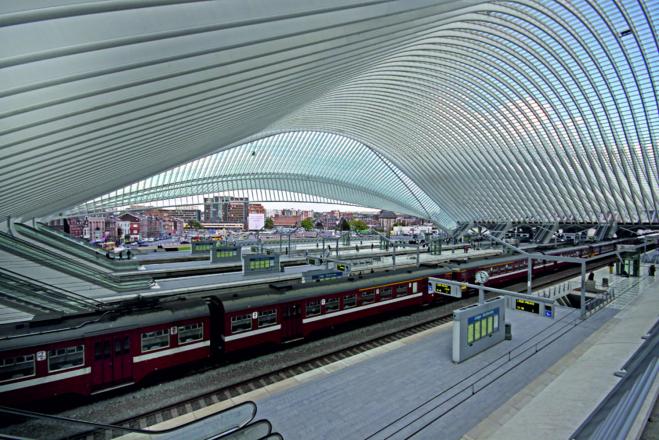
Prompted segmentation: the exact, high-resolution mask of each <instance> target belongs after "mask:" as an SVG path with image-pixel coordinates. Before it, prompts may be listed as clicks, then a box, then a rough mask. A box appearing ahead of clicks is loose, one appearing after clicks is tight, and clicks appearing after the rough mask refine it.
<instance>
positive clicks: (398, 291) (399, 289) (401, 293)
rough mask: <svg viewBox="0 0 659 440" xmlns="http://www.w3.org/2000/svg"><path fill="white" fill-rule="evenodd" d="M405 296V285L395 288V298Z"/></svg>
mask: <svg viewBox="0 0 659 440" xmlns="http://www.w3.org/2000/svg"><path fill="white" fill-rule="evenodd" d="M405 295H407V285H404V286H396V296H405Z"/></svg>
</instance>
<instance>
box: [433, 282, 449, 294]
mask: <svg viewBox="0 0 659 440" xmlns="http://www.w3.org/2000/svg"><path fill="white" fill-rule="evenodd" d="M435 292H437V293H443V294H444V295H450V294H451V286H449V285H448V284H441V283H437V284H435Z"/></svg>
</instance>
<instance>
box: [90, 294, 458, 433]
mask: <svg viewBox="0 0 659 440" xmlns="http://www.w3.org/2000/svg"><path fill="white" fill-rule="evenodd" d="M453 304H455V303H453ZM451 320H452V313H448V314H445V315H443V316H440V317H438V318H436V319H432V320H429V321H426V322H423V323H420V324H417V325H414V326H412V327H408V328H406V329H402V330H398V331H395V332H393V333H391V334H388V335H384V336H380V337H377V338H375V339H372V340H369V341H366V342H363V343H358V344H355V345H353V346H351V347H348V348H343V349H341V350H337V351H333V352H331V353H327V354H323V355H319V356H317V357H314V358H313V359H310V360H307V361H304V362H301V363H298V364H295V365H292V366H288V367H285V368H281V369H276V370H274V371H272V372H269V373H267V374H262V375H259V376H256V377H254V378H253V379H250V380H247V381H243V382H240V383H237V384H234V385H231V386H227V387H223V388H219V389H217V390H214V391H212V392H209V393H205V394H202V395H200V396H197V397H194V398H192V399H186V400H185V401H181V402H179V403H178V404H176V405H173V406H168V407H165V408H161V409H158V410H156V411H152V412H149V413H145V414H142V415H140V416H138V417H135V418H131V419H128V420H124V421H121V422H119V423H116V425H119V426H123V427H128V428H140V429H144V428H146V427H148V426H153V425H155V424H157V423H160V422H163V421H165V420H169V419H172V418H174V417H178V416H181V415H184V414H187V413H190V412H193V411H197V410H199V409H202V408H204V407H206V406H209V405H212V404H215V403H218V402H221V401H225V400H228V399H231V398H233V397H237V396H240V395H243V394H246V393H248V392H250V391H254V390H257V389H259V388H263V387H265V386H267V385H271V384H274V383H276V382H280V381H282V380H285V379H288V378H291V377H293V376H296V375H298V374H302V373H305V372H307V371H311V370H314V369H317V368H321V367H323V366H326V365H329V364H332V363H334V362H338V361H341V360H343V359H347V358H349V357H351V356H355V355H357V354H359V353H363V352H366V351H369V350H373V349H374V348H377V347H381V346H383V345H386V344H389V343H391V342H394V341H397V340H400V339H403V338H406V337H408V336H412V335H414V334H417V333H420V332H422V331H425V330H429V329H431V328H434V327H437V326H439V325H442V324H445V323H447V322H450V321H451ZM99 434H101V433H95V434H93V435H89V434H88V435H86V436H84V437H79V438H84V439H87V440H91V439H94V440H96V439H101V438H102V439H105V438H106V437H105V436H104V434H103V435H99Z"/></svg>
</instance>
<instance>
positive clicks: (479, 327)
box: [467, 307, 499, 345]
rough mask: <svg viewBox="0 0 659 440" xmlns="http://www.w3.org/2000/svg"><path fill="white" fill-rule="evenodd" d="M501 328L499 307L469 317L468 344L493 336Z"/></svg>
mask: <svg viewBox="0 0 659 440" xmlns="http://www.w3.org/2000/svg"><path fill="white" fill-rule="evenodd" d="M498 330H499V308H498V307H497V308H495V309H492V310H488V311H487V312H483V313H481V314H479V315H474V316H470V317H469V318H468V319H467V344H470V345H471V344H473V343H474V342H476V341H478V340H479V339H481V338H485V337H487V336H491V335H492V334H493V333H494V332H495V331H498Z"/></svg>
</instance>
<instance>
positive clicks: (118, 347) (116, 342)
mask: <svg viewBox="0 0 659 440" xmlns="http://www.w3.org/2000/svg"><path fill="white" fill-rule="evenodd" d="M114 354H121V341H120V340H119V339H115V340H114Z"/></svg>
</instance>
